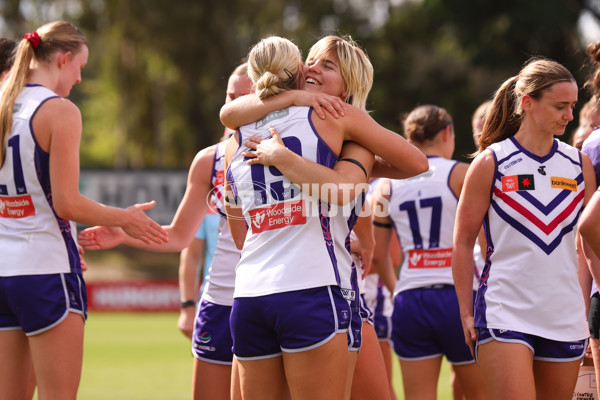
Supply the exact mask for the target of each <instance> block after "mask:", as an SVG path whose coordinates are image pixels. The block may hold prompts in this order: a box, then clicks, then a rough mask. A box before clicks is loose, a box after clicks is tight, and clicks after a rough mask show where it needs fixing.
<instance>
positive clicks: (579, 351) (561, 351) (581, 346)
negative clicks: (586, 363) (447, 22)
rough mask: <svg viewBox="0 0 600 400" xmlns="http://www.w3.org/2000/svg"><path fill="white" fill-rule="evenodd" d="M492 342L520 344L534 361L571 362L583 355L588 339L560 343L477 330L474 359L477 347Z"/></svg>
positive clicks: (488, 330)
mask: <svg viewBox="0 0 600 400" xmlns="http://www.w3.org/2000/svg"><path fill="white" fill-rule="evenodd" d="M492 340H496V341H498V342H503V343H519V344H522V345H524V346H526V347H527V348H529V350H531V352H532V353H533V360H534V361H548V362H571V361H577V360H580V359H581V358H582V357H583V356H584V355H585V351H586V349H587V347H588V340H589V339H588V338H586V339H581V340H575V341H567V342H562V341H557V340H551V339H546V338H543V337H541V336H536V335H531V334H527V333H523V332H518V331H511V330H508V329H489V328H478V329H477V341H476V343H475V346H474V350H475V351H474V353H475V357H476V359H477V350H478V348H479V346H480V345H483V344H486V343H489V342H491V341H492ZM477 363H478V364H479V361H477Z"/></svg>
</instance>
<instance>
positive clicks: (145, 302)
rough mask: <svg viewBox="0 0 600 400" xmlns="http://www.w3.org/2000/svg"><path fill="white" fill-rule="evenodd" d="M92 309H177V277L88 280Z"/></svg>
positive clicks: (178, 300)
mask: <svg viewBox="0 0 600 400" xmlns="http://www.w3.org/2000/svg"><path fill="white" fill-rule="evenodd" d="M86 286H87V290H88V308H89V309H90V310H92V311H179V307H180V303H181V300H180V297H179V285H178V282H177V280H160V281H131V282H123V281H119V282H87V284H86Z"/></svg>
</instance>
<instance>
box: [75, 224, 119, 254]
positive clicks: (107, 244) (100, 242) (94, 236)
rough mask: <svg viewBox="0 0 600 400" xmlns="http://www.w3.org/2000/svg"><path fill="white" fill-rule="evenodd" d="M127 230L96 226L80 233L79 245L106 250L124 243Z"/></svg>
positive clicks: (88, 248)
mask: <svg viewBox="0 0 600 400" xmlns="http://www.w3.org/2000/svg"><path fill="white" fill-rule="evenodd" d="M125 235H126V234H125V232H123V230H122V229H121V228H117V227H110V226H94V227H92V228H87V229H84V230H83V231H81V232H80V233H79V245H80V246H83V248H85V249H86V250H106V249H112V248H113V247H115V246H118V245H120V244H121V243H123V240H124V239H125Z"/></svg>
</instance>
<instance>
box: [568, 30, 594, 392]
mask: <svg viewBox="0 0 600 400" xmlns="http://www.w3.org/2000/svg"><path fill="white" fill-rule="evenodd" d="M587 53H588V55H589V59H590V62H591V64H592V65H594V66H595V69H594V70H593V72H592V75H591V77H590V78H589V79H588V81H587V82H586V85H585V86H587V87H588V88H590V89H591V92H592V98H591V99H590V100H589V101H588V102H587V103H586V104H585V105H584V106H583V107H582V109H581V111H580V112H579V128H578V129H577V131H576V132H575V133H574V134H573V137H572V138H571V140H572V141H573V142H575V139H576V135H577V134H578V133H581V132H580V131H586V132H587V134H585V132H584V134H585V136H586V137H587V138H585V140H584V141H583V143H582V152H583V153H585V154H586V155H587V156H588V157H589V158H590V160H591V162H592V166H593V167H594V172H595V175H596V185H598V184H599V183H600V130H599V129H598V126H599V125H600V120H599V117H600V109H599V108H598V98H599V97H598V96H599V94H600V74H599V73H598V70H599V68H598V67H599V62H598V60H599V58H598V56H599V55H600V41H599V42H595V43H591V44H590V45H588V47H587ZM590 131H591V133H590ZM598 196H599V195H598V194H595V195H594V196H593V197H592V199H591V200H590V203H589V205H588V207H586V209H585V211H584V212H583V213H582V215H581V220H580V223H579V227H580V232H581V236H583V237H585V239H586V241H583V240H580V241H579V242H578V244H579V245H580V246H581V247H582V248H583V249H584V250H585V251H584V252H583V253H585V254H584V257H581V256H580V260H581V262H582V264H585V265H584V266H585V267H588V268H587V271H586V270H585V269H584V268H582V270H583V272H586V273H582V271H580V281H581V283H582V288H583V289H584V296H586V300H587V298H588V297H589V304H586V305H587V306H588V308H589V313H588V329H589V332H590V348H591V351H592V357H593V363H594V369H595V372H596V388H597V389H600V293H598V287H597V282H600V258H599V257H598V256H597V254H600V252H598V251H597V250H596V251H594V249H591V248H590V247H589V245H588V244H587V242H589V243H590V244H593V243H594V240H597V239H595V234H594V230H595V229H597V226H598V212H599V211H600V208H598V205H597V204H598V200H600V198H599V197H598ZM580 239H581V238H580ZM596 249H597V248H596ZM578 255H580V254H578ZM582 276H583V278H582ZM592 278H593V279H592Z"/></svg>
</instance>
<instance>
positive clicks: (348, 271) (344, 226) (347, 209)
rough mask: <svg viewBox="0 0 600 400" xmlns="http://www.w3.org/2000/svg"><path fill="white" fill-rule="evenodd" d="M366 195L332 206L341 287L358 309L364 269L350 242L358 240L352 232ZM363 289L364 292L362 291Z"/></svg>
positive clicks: (332, 229) (331, 212)
mask: <svg viewBox="0 0 600 400" xmlns="http://www.w3.org/2000/svg"><path fill="white" fill-rule="evenodd" d="M364 198H365V194H362V193H361V194H359V195H358V196H357V197H356V199H354V200H353V201H351V202H350V203H348V204H345V205H331V209H330V215H331V236H332V237H333V241H334V246H335V254H336V261H337V264H338V266H339V270H340V287H341V288H342V294H343V295H344V298H345V299H346V300H348V301H350V302H351V303H350V304H351V306H352V305H356V306H357V307H358V296H359V295H360V293H362V290H364V279H362V274H363V269H362V263H361V261H360V259H359V258H358V257H357V256H356V255H354V254H351V253H350V242H352V241H354V240H358V238H357V237H356V234H355V233H354V232H353V231H352V229H353V228H354V225H355V224H356V221H357V219H358V215H359V214H360V211H361V209H362V204H363V203H364ZM361 289H362V290H361Z"/></svg>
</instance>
